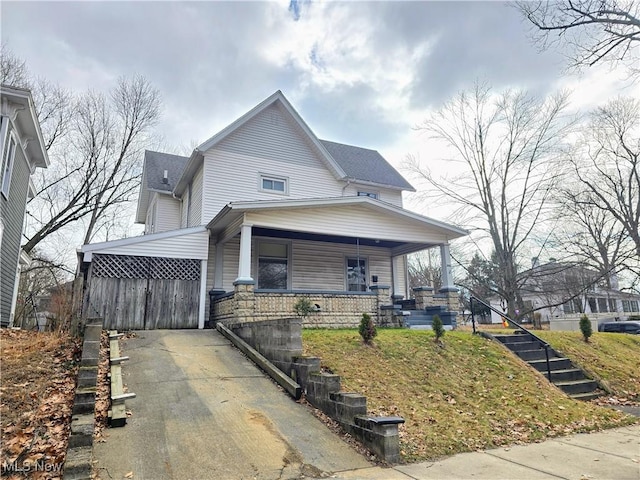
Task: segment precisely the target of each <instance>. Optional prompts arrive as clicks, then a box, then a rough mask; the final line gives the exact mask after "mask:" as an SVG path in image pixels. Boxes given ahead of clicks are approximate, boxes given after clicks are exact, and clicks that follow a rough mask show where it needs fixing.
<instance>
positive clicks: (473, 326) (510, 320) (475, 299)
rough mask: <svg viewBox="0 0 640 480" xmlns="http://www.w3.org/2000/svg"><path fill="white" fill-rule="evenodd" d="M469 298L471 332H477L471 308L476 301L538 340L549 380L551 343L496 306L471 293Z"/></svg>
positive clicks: (474, 316) (473, 311) (473, 310)
mask: <svg viewBox="0 0 640 480" xmlns="http://www.w3.org/2000/svg"><path fill="white" fill-rule="evenodd" d="M469 300H470V305H469V306H470V309H471V326H472V328H473V333H478V332H477V328H476V315H475V309H474V308H473V303H474V302H477V303H479V304H480V305H483V306H485V307H486V308H488V309H489V310H491V311H492V312H496V313H497V314H498V315H500V316H501V317H502V318H503V319H504V320H506V321H507V322H508V323H509V324H510V325H513V326H514V327H516V328H518V329H520V330H522V331H523V332H524V333H526V334H528V335H531V336H532V337H533V338H535V339H536V340H537V341H538V342H540V343H541V344H542V347H543V348H544V355H545V358H546V360H547V378H548V379H549V381H551V363H550V362H549V348H551V345H549V344H548V343H547V342H545V341H544V340H542V339H541V338H540V337H538V336H537V335H535V334H534V333H532V332H531V331H530V330H527V329H526V328H524V327H523V326H522V325H520V324H519V323H518V322H516V321H515V320H513V319H511V318H509V317H508V316H507V315H506V314H505V313H504V312H501V311H500V310H498V309H497V308H495V307H492V306H491V305H489V304H488V303H486V302H484V301H483V300H480V299H479V298H477V297H474V296H473V295H472V296H471V297H470V299H469Z"/></svg>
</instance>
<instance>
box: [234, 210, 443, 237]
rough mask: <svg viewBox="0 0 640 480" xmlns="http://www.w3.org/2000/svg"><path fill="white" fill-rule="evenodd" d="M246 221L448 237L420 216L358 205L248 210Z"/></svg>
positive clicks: (306, 228) (339, 232) (328, 231)
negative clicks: (261, 210)
mask: <svg viewBox="0 0 640 480" xmlns="http://www.w3.org/2000/svg"><path fill="white" fill-rule="evenodd" d="M245 221H246V222H248V223H252V224H254V225H260V226H261V227H269V228H279V229H283V230H288V229H290V228H291V227H292V226H294V227H295V229H296V230H297V231H301V232H313V233H317V232H322V233H324V234H326V235H353V233H352V232H358V234H359V235H360V237H364V238H372V239H380V240H396V241H405V242H418V243H446V242H447V240H448V239H447V237H446V235H445V234H444V233H442V234H439V233H438V232H437V231H434V230H435V229H434V228H429V227H428V226H426V225H424V224H423V223H422V222H419V221H417V220H412V219H409V218H406V217H400V216H399V215H394V214H393V213H391V212H389V213H384V212H381V211H376V210H373V209H371V208H365V207H363V206H358V205H350V206H344V205H340V206H335V207H324V208H299V209H294V208H292V209H277V210H275V209H274V210H270V211H263V212H247V213H246V217H245Z"/></svg>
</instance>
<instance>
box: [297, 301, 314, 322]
mask: <svg viewBox="0 0 640 480" xmlns="http://www.w3.org/2000/svg"><path fill="white" fill-rule="evenodd" d="M293 310H294V311H295V312H296V314H297V315H299V316H301V317H302V318H305V317H306V316H307V315H309V314H310V313H312V312H315V311H316V310H315V308H314V305H313V304H312V303H311V300H309V299H308V298H307V297H301V298H300V299H298V301H297V302H296V303H295V304H294V305H293Z"/></svg>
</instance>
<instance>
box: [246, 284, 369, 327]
mask: <svg viewBox="0 0 640 480" xmlns="http://www.w3.org/2000/svg"><path fill="white" fill-rule="evenodd" d="M300 298H308V299H309V301H310V302H311V303H312V304H316V305H319V307H320V309H319V311H318V312H313V313H310V314H309V315H307V316H306V317H305V318H304V319H303V322H302V326H303V327H305V328H349V327H357V326H358V325H359V324H360V319H361V318H362V314H363V313H369V314H371V315H373V316H375V314H376V310H377V296H376V294H374V293H370V294H367V293H365V294H359V295H349V294H344V293H273V292H257V293H256V294H255V320H256V321H258V320H269V319H274V318H282V316H283V315H285V316H286V315H295V310H294V308H293V307H294V305H295V304H296V302H297V301H298V300H300Z"/></svg>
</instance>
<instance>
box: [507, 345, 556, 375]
mask: <svg viewBox="0 0 640 480" xmlns="http://www.w3.org/2000/svg"><path fill="white" fill-rule="evenodd" d="M513 353H515V354H516V355H518V356H519V357H520V358H521V359H522V360H524V361H525V362H532V361H535V360H544V361H545V362H546V359H547V356H546V354H545V353H544V348H539V349H537V350H521V351H518V352H513ZM553 357H557V355H556V354H555V353H554V352H553V351H552V350H551V349H549V359H551V358H553ZM544 368H545V370H546V369H547V367H546V365H545V367H544Z"/></svg>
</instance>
